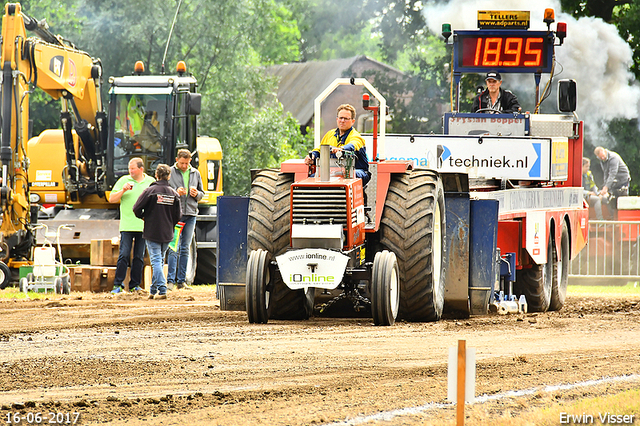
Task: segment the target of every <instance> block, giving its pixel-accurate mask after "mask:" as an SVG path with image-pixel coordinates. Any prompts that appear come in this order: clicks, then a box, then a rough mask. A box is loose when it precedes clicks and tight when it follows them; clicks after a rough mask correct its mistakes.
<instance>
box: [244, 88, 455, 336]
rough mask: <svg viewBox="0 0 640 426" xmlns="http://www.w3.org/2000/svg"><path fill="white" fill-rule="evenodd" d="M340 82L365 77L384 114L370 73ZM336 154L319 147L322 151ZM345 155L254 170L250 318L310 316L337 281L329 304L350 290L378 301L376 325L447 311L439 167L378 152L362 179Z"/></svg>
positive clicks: (361, 299)
mask: <svg viewBox="0 0 640 426" xmlns="http://www.w3.org/2000/svg"><path fill="white" fill-rule="evenodd" d="M342 84H356V85H364V86H365V87H367V89H368V90H369V91H370V92H371V93H373V94H374V95H375V96H376V97H377V98H378V99H379V100H380V106H379V107H370V108H376V110H377V111H379V112H380V114H381V115H382V117H381V122H384V121H383V120H384V117H383V116H384V112H385V111H384V110H385V109H386V108H385V106H384V105H385V102H384V98H382V97H381V96H380V95H379V94H378V92H377V91H376V90H375V89H374V88H373V87H372V86H371V85H370V84H369V83H368V82H367V81H366V80H364V79H352V80H349V79H339V80H337V81H336V82H335V83H334V87H337V86H338V85H342ZM325 92H326V91H325ZM316 102H317V103H318V102H319V101H318V100H316ZM374 121H375V120H374ZM382 134H384V132H383V133H382ZM327 148H328V147H327ZM381 148H383V147H382V146H381ZM377 149H378V143H377V141H375V142H374V151H376V150H377ZM328 158H329V155H327V153H325V154H324V155H323V154H322V153H321V155H320V159H321V161H322V159H327V160H328ZM374 158H377V156H374ZM346 162H347V161H346V160H345V159H342V160H338V164H337V165H336V166H334V167H331V165H330V164H329V162H328V161H325V162H324V163H323V164H321V165H320V166H319V173H318V174H317V176H314V177H309V168H308V166H306V165H305V164H304V163H303V162H302V161H289V162H285V163H283V164H282V168H281V170H263V171H261V172H259V173H258V175H257V176H256V177H255V179H254V180H253V183H252V186H251V195H250V201H249V218H248V230H247V239H248V241H247V242H248V249H249V250H251V254H250V257H249V263H248V266H247V275H246V277H247V278H246V280H247V286H246V309H247V314H248V316H249V322H251V323H266V322H267V320H268V319H269V318H288V319H293V318H298V319H304V318H308V317H309V316H310V315H311V314H312V309H313V306H314V300H315V293H316V290H318V291H321V292H325V293H328V292H329V291H331V290H337V291H338V292H339V294H338V296H335V297H333V298H332V299H331V300H330V301H329V303H328V304H331V303H335V302H336V301H337V300H341V299H347V300H350V301H352V302H353V305H354V307H355V308H356V309H361V308H365V309H370V310H371V314H372V316H373V320H374V323H375V324H377V325H392V324H393V323H394V322H395V320H396V318H397V317H398V316H400V317H401V318H404V319H407V320H412V321H435V320H438V319H439V318H440V316H441V315H442V309H443V306H444V282H445V279H444V278H445V277H444V275H445V268H444V263H443V255H444V247H445V241H444V229H445V211H444V208H445V204H444V189H443V186H442V182H441V180H440V177H439V175H438V173H437V172H435V171H433V170H423V169H414V168H413V166H412V163H411V162H410V161H385V160H377V159H375V160H373V161H372V162H371V163H370V172H371V174H372V178H371V180H370V182H369V183H368V185H367V187H366V188H364V189H363V187H362V180H361V179H357V178H354V177H353V176H354V175H353V172H352V171H351V170H350V168H349V167H348V165H347V164H346ZM340 163H342V164H340ZM365 193H366V194H367V195H366V199H367V200H368V202H367V205H366V206H365Z"/></svg>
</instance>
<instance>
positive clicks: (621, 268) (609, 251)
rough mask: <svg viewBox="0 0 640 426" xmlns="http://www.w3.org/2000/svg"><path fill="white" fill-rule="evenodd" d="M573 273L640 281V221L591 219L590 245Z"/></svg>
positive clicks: (576, 263)
mask: <svg viewBox="0 0 640 426" xmlns="http://www.w3.org/2000/svg"><path fill="white" fill-rule="evenodd" d="M569 275H570V276H575V277H589V278H593V277H598V278H603V279H604V278H606V279H630V280H640V221H610V220H590V221H589V241H588V244H587V246H586V247H585V248H584V249H583V250H582V251H581V252H580V253H579V254H578V256H577V257H576V258H575V259H573V262H572V263H571V269H570V270H569Z"/></svg>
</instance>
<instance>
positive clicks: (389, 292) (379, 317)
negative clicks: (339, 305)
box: [371, 250, 400, 325]
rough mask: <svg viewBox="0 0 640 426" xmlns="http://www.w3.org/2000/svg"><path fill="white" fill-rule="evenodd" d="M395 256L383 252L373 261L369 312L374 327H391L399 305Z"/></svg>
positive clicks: (388, 252)
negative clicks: (371, 315)
mask: <svg viewBox="0 0 640 426" xmlns="http://www.w3.org/2000/svg"><path fill="white" fill-rule="evenodd" d="M399 275H400V274H399V272H398V261H397V260H396V255H395V254H393V253H392V252H390V251H387V250H384V251H382V252H379V253H377V254H376V257H375V259H374V260H373V273H372V279H371V312H372V314H373V323H374V324H375V325H393V324H394V323H395V321H396V317H397V315H398V307H399V305H400V284H399V282H398V276H399Z"/></svg>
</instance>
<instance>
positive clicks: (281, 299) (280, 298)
mask: <svg viewBox="0 0 640 426" xmlns="http://www.w3.org/2000/svg"><path fill="white" fill-rule="evenodd" d="M292 183H293V175H292V174H285V173H280V172H279V171H278V170H263V171H261V172H260V173H258V175H257V176H256V178H255V179H254V180H253V182H252V183H251V194H250V197H249V219H248V223H247V249H248V251H249V253H251V251H252V250H259V249H262V250H265V251H267V252H269V253H271V255H272V256H273V257H275V256H278V255H279V254H281V253H284V251H285V250H286V249H287V248H288V247H289V231H290V229H291V219H290V217H289V216H290V212H291V202H290V200H291V184H292ZM273 275H274V276H272V277H271V279H272V280H273V288H272V290H271V293H270V305H271V307H270V309H271V311H270V318H275V319H308V318H309V316H310V315H311V313H312V312H313V302H314V295H315V292H314V290H313V289H310V290H308V291H306V292H305V291H304V290H295V291H294V290H291V289H289V288H288V287H287V286H286V285H285V284H284V282H283V281H282V277H281V276H280V272H279V271H277V272H275V273H274V274H273Z"/></svg>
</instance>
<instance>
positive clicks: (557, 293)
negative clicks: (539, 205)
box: [549, 222, 570, 311]
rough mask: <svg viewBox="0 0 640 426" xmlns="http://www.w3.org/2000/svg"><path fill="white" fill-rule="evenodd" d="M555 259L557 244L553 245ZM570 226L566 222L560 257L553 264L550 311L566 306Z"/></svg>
mask: <svg viewBox="0 0 640 426" xmlns="http://www.w3.org/2000/svg"><path fill="white" fill-rule="evenodd" d="M553 252H554V259H555V258H556V246H555V244H554V245H553ZM569 256H570V255H569V227H568V226H567V223H566V222H564V223H563V225H562V236H561V237H560V259H558V260H556V261H555V263H554V266H553V282H552V285H551V302H550V303H549V310H550V311H559V310H560V309H562V307H563V306H564V301H565V299H566V298H567V285H568V284H569V267H570V260H569Z"/></svg>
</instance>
